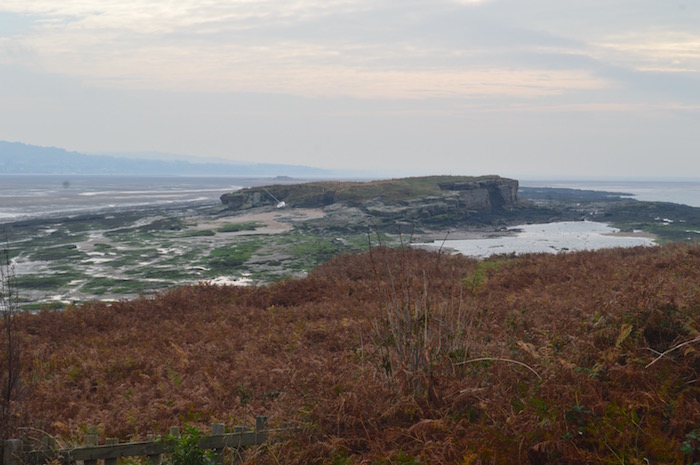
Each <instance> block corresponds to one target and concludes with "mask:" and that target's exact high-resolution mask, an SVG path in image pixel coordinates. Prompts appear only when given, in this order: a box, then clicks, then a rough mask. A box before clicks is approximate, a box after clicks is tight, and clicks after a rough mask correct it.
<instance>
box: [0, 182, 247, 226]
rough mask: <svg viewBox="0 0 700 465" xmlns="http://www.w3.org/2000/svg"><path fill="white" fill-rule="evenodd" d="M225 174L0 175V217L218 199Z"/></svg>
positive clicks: (232, 186)
mask: <svg viewBox="0 0 700 465" xmlns="http://www.w3.org/2000/svg"><path fill="white" fill-rule="evenodd" d="M241 181H242V180H236V179H233V178H231V177H187V176H181V177H157V176H138V177H127V176H86V175H81V176H67V175H65V176H54V175H0V223H3V222H8V221H14V220H18V219H23V218H36V217H42V216H47V215H51V216H55V215H63V214H67V215H70V214H77V213H84V212H91V211H100V210H116V209H124V208H131V207H144V206H167V205H179V204H205V203H212V204H214V203H218V202H219V197H220V196H221V195H222V194H224V193H226V192H231V191H234V190H238V189H240V188H241V186H242V183H241Z"/></svg>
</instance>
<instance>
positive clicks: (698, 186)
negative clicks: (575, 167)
mask: <svg viewBox="0 0 700 465" xmlns="http://www.w3.org/2000/svg"><path fill="white" fill-rule="evenodd" d="M520 185H522V186H524V187H558V188H569V189H584V190H591V191H607V192H623V193H626V194H632V198H633V199H636V200H641V201H646V202H671V203H680V204H685V205H690V206H692V207H700V181H521V182H520Z"/></svg>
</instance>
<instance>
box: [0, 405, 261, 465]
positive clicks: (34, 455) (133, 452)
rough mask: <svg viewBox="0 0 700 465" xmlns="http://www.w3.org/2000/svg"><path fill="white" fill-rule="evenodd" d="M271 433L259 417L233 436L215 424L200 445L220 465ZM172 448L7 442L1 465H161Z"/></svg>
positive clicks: (93, 441) (152, 443)
mask: <svg viewBox="0 0 700 465" xmlns="http://www.w3.org/2000/svg"><path fill="white" fill-rule="evenodd" d="M269 433H270V430H268V429H267V417H257V418H256V420H255V429H254V430H246V429H245V428H243V427H242V426H236V427H234V429H233V432H232V433H226V432H225V427H224V425H222V424H219V423H215V424H213V425H212V428H211V434H210V435H209V436H203V437H202V439H201V440H200V444H199V445H200V447H201V448H202V449H204V450H213V451H214V454H215V457H216V459H217V462H219V463H221V462H222V461H223V456H224V452H225V451H226V449H233V450H234V453H235V454H236V456H237V457H242V454H243V448H244V447H246V446H254V445H258V444H262V443H263V442H265V441H266V440H267V439H268V434H269ZM170 436H174V437H178V436H180V429H179V428H178V427H172V428H170ZM170 447H171V446H170V444H169V443H168V441H163V440H161V438H160V437H151V438H149V439H148V440H146V441H142V442H129V443H122V444H119V441H118V439H115V438H107V439H106V440H105V444H104V445H98V437H97V435H94V434H88V435H86V436H85V444H84V445H83V446H80V447H74V448H65V449H58V448H57V447H56V446H55V441H52V440H51V438H45V439H44V440H43V441H42V447H41V448H39V449H35V450H25V448H24V444H23V442H22V440H20V439H8V440H6V441H5V447H4V452H3V462H2V465H42V464H45V463H47V462H50V461H56V460H57V461H58V462H60V463H62V464H65V465H71V464H75V463H76V462H83V464H84V465H97V462H98V460H102V461H104V465H117V460H118V459H119V458H121V457H146V458H147V459H148V460H150V462H151V464H152V465H160V464H161V461H162V459H163V454H167V453H168V452H170Z"/></svg>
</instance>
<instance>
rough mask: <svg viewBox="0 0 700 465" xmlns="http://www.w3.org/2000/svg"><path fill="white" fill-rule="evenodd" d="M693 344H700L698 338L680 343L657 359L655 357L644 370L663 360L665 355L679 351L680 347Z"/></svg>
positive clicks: (699, 337)
mask: <svg viewBox="0 0 700 465" xmlns="http://www.w3.org/2000/svg"><path fill="white" fill-rule="evenodd" d="M694 342H700V336H697V337H696V338H695V339H691V340H690V341H685V342H682V343H680V344H678V345H677V346H675V347H671V348H670V349H668V350H667V351H665V352H663V353H661V355H659V356H658V357H656V358H655V359H654V360H652V361H651V362H649V363H648V364H647V366H645V367H644V368H649V367H650V366H652V365H653V364H655V363H656V362H658V361H659V360H661V359H662V358H664V357H665V356H666V355H668V354H670V353H671V352H673V351H674V350H678V349H680V348H681V347H683V346H687V345H688V344H692V343H694ZM649 350H651V349H649Z"/></svg>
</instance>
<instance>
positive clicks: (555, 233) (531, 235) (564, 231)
mask: <svg viewBox="0 0 700 465" xmlns="http://www.w3.org/2000/svg"><path fill="white" fill-rule="evenodd" d="M508 230H509V231H511V232H512V233H513V234H511V235H505V236H502V237H490V238H483V239H455V240H446V241H444V243H442V242H440V243H437V242H434V243H426V244H415V245H416V246H421V247H430V248H433V247H440V246H442V247H443V248H447V249H451V250H454V251H456V252H459V253H461V254H463V255H466V256H469V257H476V258H487V257H489V256H491V255H498V254H510V253H515V254H525V253H558V252H566V251H577V250H596V249H604V248H611V247H636V246H652V245H655V244H654V240H653V238H651V237H649V236H647V235H635V234H623V233H620V230H619V229H616V228H613V227H610V226H608V225H607V224H604V223H596V222H593V221H563V222H558V223H546V224H528V225H522V226H515V227H512V228H508Z"/></svg>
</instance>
